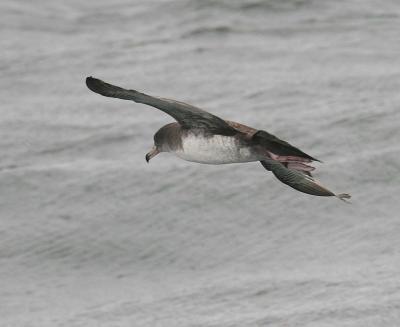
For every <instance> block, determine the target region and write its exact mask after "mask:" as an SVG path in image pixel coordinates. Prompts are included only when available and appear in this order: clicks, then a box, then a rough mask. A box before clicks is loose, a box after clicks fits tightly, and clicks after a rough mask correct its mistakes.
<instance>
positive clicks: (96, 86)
mask: <svg viewBox="0 0 400 327" xmlns="http://www.w3.org/2000/svg"><path fill="white" fill-rule="evenodd" d="M86 85H87V87H88V88H89V89H90V90H92V91H93V92H96V93H99V94H101V95H104V96H106V97H111V98H119V99H124V100H132V101H134V102H138V103H143V104H147V105H149V106H152V107H155V108H158V109H160V110H161V111H163V112H165V113H166V114H168V115H170V116H172V117H173V118H175V119H176V121H177V122H178V123H179V124H180V125H181V126H182V127H183V128H195V129H203V130H205V131H209V132H210V133H212V134H219V135H229V136H230V135H235V134H237V133H238V131H236V130H235V129H234V128H232V127H231V126H229V125H228V124H227V123H226V122H225V121H224V120H223V119H221V118H219V117H217V116H214V115H212V114H210V113H209V112H207V111H204V110H202V109H199V108H197V107H194V106H191V105H189V104H186V103H183V102H179V101H175V100H170V99H164V98H158V97H154V96H151V95H147V94H144V93H141V92H138V91H135V90H126V89H123V88H121V87H118V86H115V85H112V84H109V83H106V82H103V81H101V80H99V79H97V78H93V77H87V78H86Z"/></svg>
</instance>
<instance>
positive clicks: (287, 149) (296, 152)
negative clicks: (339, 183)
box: [251, 130, 319, 161]
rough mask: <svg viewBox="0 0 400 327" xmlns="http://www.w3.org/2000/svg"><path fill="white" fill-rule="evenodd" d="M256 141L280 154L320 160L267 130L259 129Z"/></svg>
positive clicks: (254, 137)
mask: <svg viewBox="0 0 400 327" xmlns="http://www.w3.org/2000/svg"><path fill="white" fill-rule="evenodd" d="M251 140H252V141H253V142H254V143H256V144H260V145H262V146H263V147H265V148H266V149H267V150H268V151H269V152H272V153H274V154H276V155H278V156H292V157H300V158H304V159H309V160H313V161H319V160H318V159H315V158H313V157H311V156H310V155H308V154H307V153H304V152H303V151H301V150H300V149H298V148H296V147H294V146H293V145H291V144H289V143H288V142H285V141H283V140H281V139H279V138H277V137H276V136H275V135H272V134H270V133H268V132H266V131H262V130H260V131H257V132H256V133H255V134H254V135H253V137H252V139H251Z"/></svg>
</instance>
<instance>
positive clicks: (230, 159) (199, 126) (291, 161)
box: [86, 77, 350, 200]
mask: <svg viewBox="0 0 400 327" xmlns="http://www.w3.org/2000/svg"><path fill="white" fill-rule="evenodd" d="M86 85H87V87H88V88H89V89H90V90H92V91H93V92H95V93H99V94H101V95H103V96H106V97H111V98H119V99H124V100H131V101H134V102H137V103H143V104H147V105H149V106H152V107H155V108H157V109H160V110H161V111H163V112H165V113H166V114H168V115H170V116H172V117H173V118H174V119H175V120H176V122H173V123H170V124H167V125H165V126H163V127H161V128H160V129H159V130H158V131H157V132H156V133H155V135H154V146H153V148H152V149H151V150H150V151H149V152H148V153H147V154H146V161H147V162H149V161H150V159H152V158H153V157H155V156H156V155H157V154H159V153H161V152H170V153H173V154H174V155H176V156H177V157H179V158H181V159H184V160H187V161H192V162H198V163H203V164H212V165H219V164H228V163H241V162H252V161H259V162H260V163H261V164H262V166H263V167H264V168H265V169H266V170H268V171H271V172H272V173H273V174H274V175H275V177H276V178H278V179H279V180H280V181H281V182H282V183H284V184H286V185H289V186H290V187H292V188H294V189H296V190H297V191H300V192H303V193H307V194H311V195H316V196H336V197H337V198H339V199H341V200H346V199H349V198H350V195H349V194H346V193H341V194H335V193H333V192H331V191H330V190H328V189H327V188H325V187H324V186H322V185H321V184H320V183H319V181H317V180H316V179H315V178H314V177H313V176H312V174H311V172H312V171H313V170H314V169H315V168H314V167H312V166H310V165H309V163H311V162H312V161H319V160H318V159H315V158H314V157H312V156H310V155H308V154H306V153H305V152H303V151H301V150H300V149H298V148H296V147H294V146H293V145H291V144H289V143H288V142H286V141H283V140H281V139H279V138H278V137H276V136H274V135H272V134H270V133H268V132H266V131H264V130H258V129H255V128H252V127H249V126H246V125H243V124H239V123H236V122H233V121H229V120H224V119H221V118H219V117H217V116H215V115H213V114H211V113H209V112H207V111H205V110H202V109H200V108H197V107H195V106H192V105H190V104H187V103H184V102H180V101H176V100H171V99H166V98H160V97H155V96H151V95H147V94H145V93H141V92H138V91H136V90H127V89H123V88H121V87H118V86H115V85H112V84H109V83H106V82H103V81H101V80H99V79H97V78H93V77H87V78H86Z"/></svg>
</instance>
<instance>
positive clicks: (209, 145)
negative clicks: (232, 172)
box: [174, 135, 259, 165]
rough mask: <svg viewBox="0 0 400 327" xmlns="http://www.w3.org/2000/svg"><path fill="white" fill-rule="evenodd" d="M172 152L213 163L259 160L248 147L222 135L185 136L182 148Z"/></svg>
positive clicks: (196, 160) (200, 161) (186, 158)
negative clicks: (241, 145) (239, 145)
mask: <svg viewBox="0 0 400 327" xmlns="http://www.w3.org/2000/svg"><path fill="white" fill-rule="evenodd" d="M174 154H175V155H176V156H178V157H179V158H181V159H184V160H187V161H193V162H199V163H205V164H213V165H218V164H226V163H235V162H249V161H257V160H259V158H257V156H256V155H255V154H254V153H253V152H252V151H251V149H250V148H249V147H238V146H237V144H236V142H235V138H233V137H231V136H222V135H215V136H212V137H201V136H187V137H185V138H183V140H182V149H180V150H177V151H174Z"/></svg>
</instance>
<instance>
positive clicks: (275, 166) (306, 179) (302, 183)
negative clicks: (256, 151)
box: [260, 160, 350, 200]
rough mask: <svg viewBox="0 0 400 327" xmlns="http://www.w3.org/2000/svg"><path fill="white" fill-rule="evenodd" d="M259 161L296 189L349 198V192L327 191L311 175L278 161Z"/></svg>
mask: <svg viewBox="0 0 400 327" xmlns="http://www.w3.org/2000/svg"><path fill="white" fill-rule="evenodd" d="M260 162H261V164H262V165H263V166H264V168H265V169H267V170H269V171H272V173H273V174H274V175H275V177H276V178H278V179H279V180H280V181H281V182H282V183H284V184H286V185H289V186H290V187H292V188H294V189H295V190H297V191H300V192H303V193H307V194H311V195H316V196H336V197H338V198H339V199H341V200H345V199H349V198H350V195H349V194H345V193H342V194H335V193H333V192H331V191H329V190H328V189H326V188H325V187H323V186H322V185H320V184H319V183H318V182H317V181H316V180H315V179H314V178H313V177H311V176H309V175H306V174H303V173H301V172H299V171H297V170H292V169H288V168H286V167H285V166H284V165H283V164H281V163H280V162H278V161H275V160H264V161H260Z"/></svg>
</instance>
